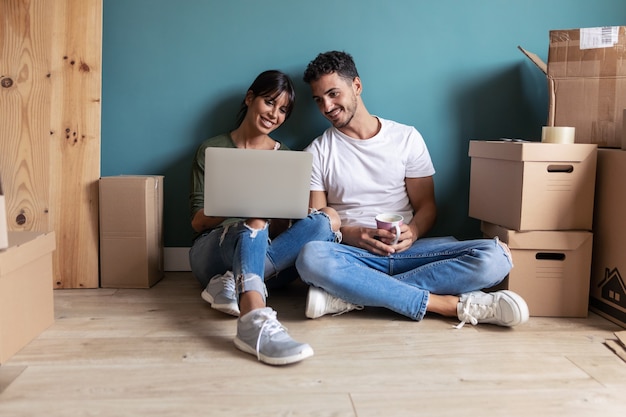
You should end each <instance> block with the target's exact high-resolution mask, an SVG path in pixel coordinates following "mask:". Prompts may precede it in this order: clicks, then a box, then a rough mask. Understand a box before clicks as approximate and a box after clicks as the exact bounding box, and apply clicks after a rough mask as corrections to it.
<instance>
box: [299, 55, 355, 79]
mask: <svg viewBox="0 0 626 417" xmlns="http://www.w3.org/2000/svg"><path fill="white" fill-rule="evenodd" d="M333 72H336V73H337V75H339V76H340V77H341V78H345V79H346V80H348V81H352V80H354V79H355V78H356V77H358V76H359V73H358V72H357V70H356V65H355V64H354V60H353V59H352V56H351V55H350V54H348V53H346V52H340V51H329V52H324V53H322V54H319V55H318V56H317V57H316V58H315V59H314V60H313V61H311V62H309V65H308V66H307V67H306V70H305V71H304V77H303V80H304V82H305V83H307V84H311V81H316V80H318V79H319V78H320V77H321V76H322V75H327V74H332V73H333Z"/></svg>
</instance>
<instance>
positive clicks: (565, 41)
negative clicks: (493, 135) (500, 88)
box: [519, 26, 626, 148]
mask: <svg viewBox="0 0 626 417" xmlns="http://www.w3.org/2000/svg"><path fill="white" fill-rule="evenodd" d="M549 35H550V43H549V49H548V64H547V65H546V64H545V63H543V61H542V60H541V58H539V57H538V56H537V55H536V54H533V53H531V52H528V51H526V50H524V49H523V48H521V47H519V49H520V50H521V51H522V52H523V53H524V54H526V55H527V56H528V57H529V58H530V59H531V60H532V61H533V62H534V63H535V64H536V65H537V66H538V67H539V68H540V69H541V70H542V71H543V72H544V73H545V74H546V75H547V79H548V96H549V101H550V102H549V108H548V122H547V124H548V125H549V126H573V127H575V128H576V142H577V143H595V144H597V145H598V146H599V147H607V148H620V147H621V135H622V116H623V109H624V108H626V27H624V26H611V27H596V28H582V29H568V30H552V31H550V34H549Z"/></svg>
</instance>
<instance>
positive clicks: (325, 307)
mask: <svg viewBox="0 0 626 417" xmlns="http://www.w3.org/2000/svg"><path fill="white" fill-rule="evenodd" d="M352 310H363V306H357V305H354V304H350V303H348V302H347V301H343V300H342V299H341V298H337V297H333V296H332V295H330V294H328V293H327V292H326V291H324V290H322V289H319V288H317V287H313V286H310V287H309V293H308V294H307V297H306V310H305V312H304V314H305V315H306V316H307V317H308V318H310V319H316V318H318V317H322V316H323V315H326V314H334V315H339V314H343V313H347V312H348V311H352Z"/></svg>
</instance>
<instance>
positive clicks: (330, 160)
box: [305, 118, 435, 228]
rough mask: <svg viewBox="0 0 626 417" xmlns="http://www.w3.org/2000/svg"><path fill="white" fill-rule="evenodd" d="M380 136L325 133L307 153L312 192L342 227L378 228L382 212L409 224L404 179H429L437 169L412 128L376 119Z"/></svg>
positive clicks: (329, 131) (334, 131)
mask: <svg viewBox="0 0 626 417" xmlns="http://www.w3.org/2000/svg"><path fill="white" fill-rule="evenodd" d="M378 119H379V120H380V123H381V129H380V132H379V133H378V134H377V135H376V136H374V137H372V138H370V139H354V138H351V137H349V136H347V135H344V134H343V133H341V132H340V131H339V130H337V129H336V128H335V127H330V128H328V129H327V130H326V131H325V132H324V133H323V134H322V136H320V137H318V138H316V139H315V140H314V141H313V142H311V144H310V145H309V146H308V147H307V148H306V149H305V151H307V152H310V153H312V154H313V172H312V175H311V191H324V192H326V196H327V201H328V205H329V206H330V207H332V208H334V209H335V210H337V212H338V213H339V216H340V217H341V221H342V225H343V226H362V227H370V228H375V227H376V221H375V220H374V217H376V215H377V214H380V213H389V212H392V213H399V214H401V215H402V216H404V221H405V223H408V222H409V221H411V219H412V217H413V208H412V207H411V204H410V202H409V197H408V194H407V192H406V185H405V178H421V177H429V176H432V175H433V174H434V173H435V169H434V167H433V164H432V160H431V159H430V154H429V153H428V148H427V147H426V143H425V142H424V138H422V135H421V134H420V133H419V132H418V131H417V130H416V129H415V128H414V127H412V126H407V125H404V124H401V123H397V122H394V121H391V120H385V119H381V118H378Z"/></svg>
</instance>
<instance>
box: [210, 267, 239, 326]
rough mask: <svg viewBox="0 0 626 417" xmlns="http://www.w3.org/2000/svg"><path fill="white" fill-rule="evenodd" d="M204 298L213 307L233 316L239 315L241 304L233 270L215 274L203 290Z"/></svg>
mask: <svg viewBox="0 0 626 417" xmlns="http://www.w3.org/2000/svg"><path fill="white" fill-rule="evenodd" d="M202 299H203V300H204V301H206V302H208V303H210V304H211V307H212V308H214V309H216V310H219V311H221V312H223V313H226V314H230V315H231V316H236V317H239V305H238V304H237V296H236V294H235V276H234V275H233V273H232V272H231V271H226V273H225V274H224V275H215V276H214V277H213V278H211V280H210V281H209V284H208V285H207V286H206V288H205V289H204V290H203V291H202Z"/></svg>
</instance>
